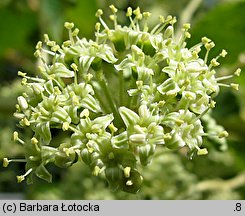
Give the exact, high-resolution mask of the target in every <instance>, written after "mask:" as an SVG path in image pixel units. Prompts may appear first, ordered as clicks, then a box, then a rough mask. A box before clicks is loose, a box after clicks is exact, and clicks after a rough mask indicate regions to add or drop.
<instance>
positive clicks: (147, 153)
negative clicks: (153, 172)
mask: <svg viewBox="0 0 245 216" xmlns="http://www.w3.org/2000/svg"><path fill="white" fill-rule="evenodd" d="M154 152H155V147H154V146H153V145H149V144H146V145H140V146H138V153H139V157H140V163H141V164H142V165H143V166H147V165H148V164H149V163H150V161H151V159H152V156H153V154H154Z"/></svg>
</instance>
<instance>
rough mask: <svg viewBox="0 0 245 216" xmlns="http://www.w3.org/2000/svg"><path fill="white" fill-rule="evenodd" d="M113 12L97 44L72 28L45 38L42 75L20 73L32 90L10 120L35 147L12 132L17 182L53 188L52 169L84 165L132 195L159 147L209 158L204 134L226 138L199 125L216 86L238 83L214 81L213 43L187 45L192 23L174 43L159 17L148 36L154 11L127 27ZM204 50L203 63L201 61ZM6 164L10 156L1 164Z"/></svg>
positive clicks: (170, 22)
mask: <svg viewBox="0 0 245 216" xmlns="http://www.w3.org/2000/svg"><path fill="white" fill-rule="evenodd" d="M110 8H111V10H112V15H111V16H110V19H111V20H112V21H113V27H109V26H108V25H107V24H106V22H105V21H104V20H103V19H102V15H103V11H102V10H98V11H97V13H96V16H97V17H98V19H99V22H98V23H96V25H95V30H96V31H95V40H87V39H85V38H82V39H81V38H79V36H78V33H79V30H78V29H77V28H75V27H74V24H73V23H68V22H66V23H65V28H66V29H67V30H68V34H69V40H67V41H65V42H63V44H62V45H58V44H57V43H56V42H55V41H52V40H50V39H49V37H48V35H44V43H43V42H38V43H37V46H36V52H35V56H36V57H37V58H39V59H40V60H41V61H40V62H41V65H40V66H39V76H38V77H30V76H28V75H27V74H26V73H23V72H19V75H20V76H22V78H23V79H22V84H23V85H24V86H25V87H26V90H25V92H24V93H23V95H22V96H19V97H18V104H17V105H16V108H17V111H16V113H15V114H14V115H15V117H16V118H18V119H19V124H20V126H22V127H29V128H31V130H32V131H33V137H32V138H30V139H29V140H22V139H20V138H19V135H18V133H17V132H15V133H14V140H16V141H19V142H20V143H21V144H23V147H24V149H25V161H26V171H27V172H26V173H25V174H24V175H21V176H18V177H17V179H18V181H19V182H21V181H22V180H24V179H25V177H27V178H28V181H29V182H31V181H32V178H33V176H34V175H36V176H38V177H39V178H42V179H44V180H47V181H48V182H51V180H52V175H51V174H50V173H49V171H48V170H47V168H46V165H47V164H49V163H54V164H55V165H56V166H58V167H62V168H65V167H69V166H71V165H72V164H74V163H76V162H78V161H83V162H84V163H86V164H87V165H88V166H89V167H90V168H91V171H92V173H93V174H94V175H99V174H101V175H104V176H105V178H106V179H107V181H108V183H109V185H110V186H111V187H112V188H113V189H119V190H123V191H127V192H131V193H136V192H137V191H138V190H139V189H140V186H141V184H142V180H143V177H142V175H141V174H140V173H139V171H138V167H139V166H140V165H142V166H146V165H148V164H149V163H150V161H151V159H152V157H153V156H154V153H155V150H156V146H157V145H161V146H165V147H167V148H169V149H174V150H176V149H179V148H181V147H184V146H185V147H187V148H188V149H189V155H190V156H191V157H192V155H193V154H195V153H197V154H198V155H205V154H207V149H206V148H201V145H202V143H203V136H209V135H211V136H217V137H220V138H223V137H226V136H227V135H228V133H227V132H226V131H221V132H219V133H217V134H208V133H206V132H205V131H204V127H203V123H202V118H203V117H204V116H206V114H207V113H208V111H209V110H210V109H212V108H213V107H214V106H215V102H214V97H215V96H216V95H217V94H218V92H219V88H220V86H228V87H229V86H230V87H232V88H235V89H237V88H238V86H237V84H233V83H232V84H224V83H219V81H221V80H224V79H227V78H230V77H232V76H233V75H231V76H226V77H218V78H217V77H216V76H215V75H216V70H215V67H217V66H218V65H219V62H218V58H220V57H225V55H226V54H227V53H226V51H225V50H222V52H221V53H220V55H219V56H217V57H216V58H214V59H212V60H211V61H210V62H209V59H208V54H209V51H210V50H211V49H212V48H213V47H214V43H213V42H212V41H211V40H210V39H208V38H206V37H204V38H202V41H201V42H200V43H199V44H197V45H195V46H193V47H191V48H187V47H186V40H187V39H188V38H190V36H191V35H190V33H189V32H188V30H189V28H190V25H189V24H185V25H184V26H183V28H182V33H181V36H180V37H177V36H175V31H174V24H175V22H176V18H175V17H172V16H167V17H166V18H164V17H163V16H160V19H159V23H158V24H157V25H156V26H154V27H153V28H152V29H150V28H149V27H148V24H147V20H148V18H149V17H150V15H151V14H150V13H149V12H143V13H142V12H141V11H140V9H139V8H137V9H135V10H132V8H128V10H127V12H126V16H127V17H128V19H129V25H128V26H121V25H119V24H118V20H117V8H115V7H114V6H113V5H111V6H110ZM203 48H204V49H206V55H205V57H204V59H202V58H201V57H200V56H199V53H200V51H201V49H203ZM47 55H48V56H49V57H48V58H47ZM239 73H240V69H238V70H237V71H236V72H235V75H239ZM59 135H60V136H61V137H62V138H61V139H58V141H57V139H55V137H57V136H59ZM10 161H11V160H8V159H6V158H5V159H4V165H5V166H7V165H8V163H9V162H10Z"/></svg>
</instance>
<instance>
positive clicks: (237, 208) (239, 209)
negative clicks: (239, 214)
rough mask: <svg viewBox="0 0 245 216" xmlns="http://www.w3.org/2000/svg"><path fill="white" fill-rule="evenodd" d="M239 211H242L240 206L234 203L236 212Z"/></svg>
mask: <svg viewBox="0 0 245 216" xmlns="http://www.w3.org/2000/svg"><path fill="white" fill-rule="evenodd" d="M241 210H242V204H241V203H236V211H241Z"/></svg>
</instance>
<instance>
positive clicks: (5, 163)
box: [3, 158, 27, 167]
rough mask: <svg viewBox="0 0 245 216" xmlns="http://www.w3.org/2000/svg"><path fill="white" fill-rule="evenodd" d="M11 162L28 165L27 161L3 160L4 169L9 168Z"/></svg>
mask: <svg viewBox="0 0 245 216" xmlns="http://www.w3.org/2000/svg"><path fill="white" fill-rule="evenodd" d="M11 162H16V163H26V162H27V160H26V159H10V160H9V159H8V158H3V167H7V166H8V165H9V163H11Z"/></svg>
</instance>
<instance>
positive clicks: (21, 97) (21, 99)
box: [17, 96, 28, 110]
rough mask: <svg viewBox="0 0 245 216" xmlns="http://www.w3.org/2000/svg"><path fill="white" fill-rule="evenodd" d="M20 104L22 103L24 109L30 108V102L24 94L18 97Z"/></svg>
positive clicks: (21, 106)
mask: <svg viewBox="0 0 245 216" xmlns="http://www.w3.org/2000/svg"><path fill="white" fill-rule="evenodd" d="M17 101H18V104H19V105H20V108H21V109H22V110H26V109H27V108H28V103H27V101H26V99H25V98H24V97H23V96H19V97H18V98H17Z"/></svg>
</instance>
